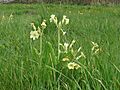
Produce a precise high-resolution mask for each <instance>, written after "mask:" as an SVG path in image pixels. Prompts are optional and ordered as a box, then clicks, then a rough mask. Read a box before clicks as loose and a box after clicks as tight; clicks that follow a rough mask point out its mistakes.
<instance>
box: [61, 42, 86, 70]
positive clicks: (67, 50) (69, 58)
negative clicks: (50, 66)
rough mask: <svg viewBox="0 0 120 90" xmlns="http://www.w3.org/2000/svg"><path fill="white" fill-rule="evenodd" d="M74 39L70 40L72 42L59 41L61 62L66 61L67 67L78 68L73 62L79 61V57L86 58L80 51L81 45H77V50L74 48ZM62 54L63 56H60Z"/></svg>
mask: <svg viewBox="0 0 120 90" xmlns="http://www.w3.org/2000/svg"><path fill="white" fill-rule="evenodd" d="M75 42H76V41H75V40H72V42H71V43H70V44H69V43H66V42H65V43H63V44H62V43H60V46H61V50H60V53H61V58H62V61H63V62H67V67H68V69H78V68H80V65H79V64H77V63H75V62H79V60H80V59H81V58H84V59H85V58H86V56H85V54H84V53H83V51H81V49H82V47H79V48H78V49H77V50H75V49H74V45H75ZM62 56H63V57H62Z"/></svg>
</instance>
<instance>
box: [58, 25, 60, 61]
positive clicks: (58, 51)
mask: <svg viewBox="0 0 120 90" xmlns="http://www.w3.org/2000/svg"><path fill="white" fill-rule="evenodd" d="M59 44H60V27H58V60H59V57H60V45H59Z"/></svg>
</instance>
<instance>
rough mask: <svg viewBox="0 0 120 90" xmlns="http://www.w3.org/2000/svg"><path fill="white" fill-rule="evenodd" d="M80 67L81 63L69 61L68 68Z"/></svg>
mask: <svg viewBox="0 0 120 90" xmlns="http://www.w3.org/2000/svg"><path fill="white" fill-rule="evenodd" d="M78 68H80V65H78V64H77V63H75V62H70V63H68V69H78Z"/></svg>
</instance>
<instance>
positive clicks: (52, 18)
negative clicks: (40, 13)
mask: <svg viewBox="0 0 120 90" xmlns="http://www.w3.org/2000/svg"><path fill="white" fill-rule="evenodd" d="M50 22H54V23H55V24H56V25H57V17H56V16H55V15H54V14H52V15H51V16H50Z"/></svg>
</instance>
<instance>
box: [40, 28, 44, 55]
mask: <svg viewBox="0 0 120 90" xmlns="http://www.w3.org/2000/svg"><path fill="white" fill-rule="evenodd" d="M42 35H43V30H42V33H41V36H40V55H41V54H42Z"/></svg>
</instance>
